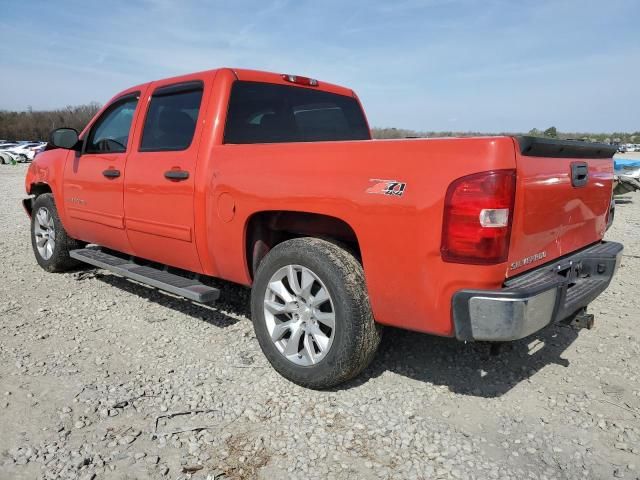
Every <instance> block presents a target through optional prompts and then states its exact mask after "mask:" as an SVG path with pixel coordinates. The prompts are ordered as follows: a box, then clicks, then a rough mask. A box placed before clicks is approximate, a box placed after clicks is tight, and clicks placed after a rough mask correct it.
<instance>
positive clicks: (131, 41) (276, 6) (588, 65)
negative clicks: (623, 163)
mask: <svg viewBox="0 0 640 480" xmlns="http://www.w3.org/2000/svg"><path fill="white" fill-rule="evenodd" d="M0 12H1V13H0V32H2V40H1V41H0V60H1V62H0V65H2V68H0V109H20V110H23V109H26V108H27V107H28V106H29V105H30V106H32V107H33V108H34V109H46V108H55V107H61V106H65V105H71V104H80V103H86V102H89V101H94V100H95V101H98V102H101V103H103V102H105V101H106V100H108V99H109V98H110V97H111V96H112V95H113V94H114V93H116V92H117V91H119V90H122V89H124V88H126V87H128V86H130V85H133V84H136V83H141V82H145V81H148V80H153V79H158V78H162V77H167V76H172V75H177V74H181V73H188V72H192V71H198V70H205V69H209V68H215V67H218V66H231V67H233V66H236V67H248V68H257V69H264V70H271V71H276V72H282V73H294V74H296V73H297V74H300V75H307V76H311V77H314V78H318V79H320V80H326V81H329V82H333V83H338V84H343V85H346V86H349V87H351V88H353V89H354V90H356V91H357V92H358V94H359V95H360V97H361V99H362V101H363V103H364V106H365V109H366V111H367V114H368V116H369V120H370V123H371V124H372V125H374V126H380V127H384V126H395V127H404V128H413V129H417V130H479V131H485V132H492V131H493V132H497V131H526V130H529V129H530V128H532V127H538V128H546V127H548V126H550V125H555V126H556V127H558V129H560V130H563V131H613V130H627V131H628V130H640V0H607V1H589V0H575V1H572V0H537V1H527V0H477V1H476V0H459V1H454V0H423V1H419V0H396V1H393V0H387V1H375V0H370V1H348V0H342V1H340V0H320V1H318V0H313V1H305V0H289V1H288V0H275V1H274V0H261V1H242V0H235V1H233V2H223V1H211V2H207V1H198V0H184V1H169V0H126V1H119V0H115V1H114V0H101V1H90V0H82V1H34V0H21V1H8V0H0Z"/></svg>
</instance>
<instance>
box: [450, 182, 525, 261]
mask: <svg viewBox="0 0 640 480" xmlns="http://www.w3.org/2000/svg"><path fill="white" fill-rule="evenodd" d="M515 192H516V171H515V170H493V171H490V172H482V173H475V174H473V175H468V176H466V177H462V178H459V179H457V180H455V181H454V182H453V183H452V184H451V185H449V188H448V189H447V195H446V197H445V203H444V222H443V226H442V243H441V246H440V253H441V255H442V259H443V260H444V261H445V262H454V263H472V264H483V265H487V264H496V263H502V262H505V261H506V260H507V255H508V253H509V238H510V236H511V220H512V218H513V202H514V198H515Z"/></svg>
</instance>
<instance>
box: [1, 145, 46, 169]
mask: <svg viewBox="0 0 640 480" xmlns="http://www.w3.org/2000/svg"><path fill="white" fill-rule="evenodd" d="M46 146H47V143H46V142H30V141H25V140H23V141H19V142H7V141H5V142H0V162H2V163H5V164H6V163H12V162H27V161H31V160H33V158H34V157H35V156H36V155H37V154H38V153H40V152H42V151H44V149H45V148H46Z"/></svg>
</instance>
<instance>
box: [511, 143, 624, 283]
mask: <svg viewBox="0 0 640 480" xmlns="http://www.w3.org/2000/svg"><path fill="white" fill-rule="evenodd" d="M514 142H515V147H516V169H517V184H516V199H515V205H514V217H513V229H512V234H511V243H510V249H509V268H508V272H507V276H508V277H509V276H513V275H518V274H520V273H523V272H525V271H527V270H530V269H531V268H534V267H537V266H539V265H541V264H543V263H547V262H549V261H551V260H554V259H556V258H558V257H561V256H563V255H567V254H569V253H571V252H574V251H575V250H579V249H581V248H583V247H586V246H587V245H590V244H592V243H595V242H598V241H600V240H601V239H602V237H603V236H604V233H605V230H606V228H607V214H608V212H609V206H610V204H611V193H612V188H613V161H612V157H613V155H614V154H615V152H616V148H615V147H612V146H611V145H605V144H598V143H587V142H576V141H569V140H552V139H545V138H535V137H514Z"/></svg>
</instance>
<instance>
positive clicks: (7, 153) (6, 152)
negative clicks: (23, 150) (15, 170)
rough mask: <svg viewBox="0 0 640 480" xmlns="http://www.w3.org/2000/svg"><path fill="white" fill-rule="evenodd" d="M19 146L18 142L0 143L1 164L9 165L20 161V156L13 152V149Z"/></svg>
mask: <svg viewBox="0 0 640 480" xmlns="http://www.w3.org/2000/svg"><path fill="white" fill-rule="evenodd" d="M17 146H19V144H18V143H17V142H4V143H0V163H2V164H5V165H6V164H9V163H13V162H17V161H18V156H17V155H15V154H14V153H12V152H11V149H13V148H15V147H17Z"/></svg>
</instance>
